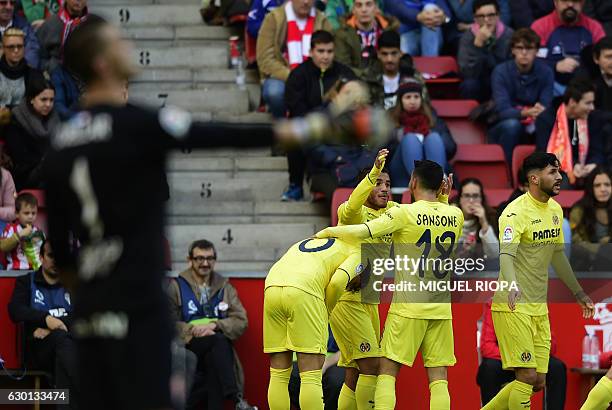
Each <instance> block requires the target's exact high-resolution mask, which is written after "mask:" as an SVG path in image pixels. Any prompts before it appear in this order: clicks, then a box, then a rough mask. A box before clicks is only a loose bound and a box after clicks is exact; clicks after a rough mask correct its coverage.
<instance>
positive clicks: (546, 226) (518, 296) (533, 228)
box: [483, 152, 594, 410]
mask: <svg viewBox="0 0 612 410" xmlns="http://www.w3.org/2000/svg"><path fill="white" fill-rule="evenodd" d="M523 171H524V172H525V175H526V176H527V178H528V180H529V191H528V192H527V193H525V194H523V195H522V196H520V197H518V198H517V199H515V200H514V201H512V202H511V203H510V204H509V205H508V206H507V207H506V209H505V210H504V212H503V214H502V216H501V217H500V218H499V227H500V233H499V235H500V240H499V242H500V258H499V259H500V273H499V280H500V281H506V282H509V283H515V284H516V285H518V290H516V289H512V290H509V291H508V290H506V291H503V292H502V291H499V292H496V294H495V296H494V298H493V304H492V307H491V310H492V317H493V325H494V327H495V334H496V335H497V339H498V341H499V349H500V352H501V358H502V365H503V368H504V369H514V372H515V375H516V380H514V381H513V382H512V383H509V384H508V385H506V386H505V387H504V388H503V389H502V390H501V391H500V392H499V393H498V394H497V396H495V397H494V398H493V399H492V400H491V401H490V402H489V403H487V405H486V406H485V407H483V410H495V409H509V410H518V409H521V410H524V409H529V408H531V404H530V403H531V395H532V394H533V392H534V391H538V390H540V389H542V388H543V387H544V384H545V382H546V372H547V371H548V359H549V356H550V323H549V320H548V307H547V301H546V296H547V291H548V267H549V266H550V265H551V264H552V266H553V268H554V269H555V272H556V273H557V276H558V277H559V278H560V279H561V280H562V281H563V283H565V285H566V286H567V287H568V288H569V289H570V290H571V291H572V293H573V294H574V295H575V297H576V300H577V301H578V303H579V304H580V306H581V308H582V312H583V316H584V317H585V318H589V317H591V316H593V313H594V306H593V302H592V301H591V299H590V298H589V297H588V296H587V295H586V294H585V293H584V291H583V290H582V287H581V286H580V284H579V283H578V281H577V280H576V277H575V276H574V273H573V271H572V267H571V266H570V264H569V261H568V260H567V257H566V256H565V253H564V251H563V249H564V247H563V231H562V229H561V224H562V221H563V210H562V208H561V206H560V205H559V204H558V203H557V202H556V201H555V200H554V199H552V197H554V196H556V195H558V194H559V190H560V187H561V174H560V173H559V161H558V159H557V157H556V156H555V155H554V154H548V153H544V152H536V153H534V154H532V155H530V156H529V157H527V158H526V159H525V161H524V163H523Z"/></svg>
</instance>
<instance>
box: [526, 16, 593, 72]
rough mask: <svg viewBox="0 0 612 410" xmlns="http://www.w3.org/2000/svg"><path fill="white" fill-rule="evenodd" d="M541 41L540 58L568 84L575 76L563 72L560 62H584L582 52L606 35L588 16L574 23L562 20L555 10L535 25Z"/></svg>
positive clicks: (579, 17) (581, 17) (577, 19)
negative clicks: (560, 68) (565, 60)
mask: <svg viewBox="0 0 612 410" xmlns="http://www.w3.org/2000/svg"><path fill="white" fill-rule="evenodd" d="M531 28H532V29H533V31H535V32H536V33H537V34H538V35H539V36H540V39H541V46H542V48H543V49H545V50H541V53H540V54H539V56H540V57H542V58H544V59H545V60H546V61H547V62H548V64H549V65H550V67H551V68H552V69H553V70H554V71H555V79H556V81H557V82H558V83H560V84H567V83H568V82H569V80H570V79H571V77H572V73H571V72H570V73H561V72H559V71H558V70H557V63H558V62H559V61H561V60H563V59H565V58H566V57H573V58H574V59H576V60H580V53H581V52H582V49H583V48H585V47H586V46H590V45H591V44H595V43H597V42H598V41H599V40H600V39H601V38H603V37H604V36H605V33H604V30H603V27H602V26H601V24H600V23H599V22H598V21H596V20H593V19H592V18H590V17H587V16H585V15H584V14H581V13H579V14H578V15H577V17H576V20H575V22H574V23H569V24H568V23H566V22H564V21H563V20H561V17H560V16H559V12H558V11H557V10H554V11H553V12H552V13H550V14H549V15H547V16H545V17H542V18H541V19H539V20H536V21H535V22H534V23H533V25H532V26H531Z"/></svg>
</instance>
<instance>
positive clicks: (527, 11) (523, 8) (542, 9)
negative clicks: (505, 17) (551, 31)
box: [508, 0, 555, 30]
mask: <svg viewBox="0 0 612 410" xmlns="http://www.w3.org/2000/svg"><path fill="white" fill-rule="evenodd" d="M508 3H509V5H510V15H511V17H512V26H513V27H514V28H515V29H516V30H518V29H519V28H527V27H531V25H532V24H533V22H534V21H536V20H537V19H539V18H542V17H544V16H546V15H547V14H549V13H551V12H552V11H553V10H554V9H555V4H554V2H553V0H510V1H509V2H508Z"/></svg>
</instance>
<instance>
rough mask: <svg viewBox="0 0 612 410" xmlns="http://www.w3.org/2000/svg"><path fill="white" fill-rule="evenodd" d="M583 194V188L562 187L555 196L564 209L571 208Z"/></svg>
mask: <svg viewBox="0 0 612 410" xmlns="http://www.w3.org/2000/svg"><path fill="white" fill-rule="evenodd" d="M583 195H584V191H582V190H570V189H562V190H561V192H560V193H559V195H557V196H556V197H554V200H555V201H557V202H559V205H561V207H562V208H563V209H570V208H571V207H572V206H574V204H575V203H576V202H578V201H579V200H580V199H582V196H583Z"/></svg>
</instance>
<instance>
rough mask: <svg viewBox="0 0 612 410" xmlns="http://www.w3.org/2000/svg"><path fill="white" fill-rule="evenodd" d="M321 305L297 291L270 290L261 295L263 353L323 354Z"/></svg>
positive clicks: (324, 335)
mask: <svg viewBox="0 0 612 410" xmlns="http://www.w3.org/2000/svg"><path fill="white" fill-rule="evenodd" d="M327 323H328V316H327V307H326V306H325V302H324V301H323V300H321V299H319V298H317V297H315V296H313V295H311V294H309V293H306V292H304V291H303V290H301V289H298V288H293V287H290V286H272V287H269V288H267V289H266V290H265V293H264V317H263V338H264V353H276V352H285V351H287V350H291V351H293V352H301V353H320V354H325V353H326V352H327V337H328V331H327Z"/></svg>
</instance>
